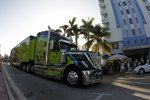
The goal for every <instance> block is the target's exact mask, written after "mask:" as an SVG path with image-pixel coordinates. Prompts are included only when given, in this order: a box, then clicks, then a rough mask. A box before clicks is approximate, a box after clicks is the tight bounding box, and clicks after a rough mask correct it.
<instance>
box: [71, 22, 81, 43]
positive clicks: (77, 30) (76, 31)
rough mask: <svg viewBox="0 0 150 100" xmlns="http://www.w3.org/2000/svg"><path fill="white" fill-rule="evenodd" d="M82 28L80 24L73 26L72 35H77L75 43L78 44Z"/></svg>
mask: <svg viewBox="0 0 150 100" xmlns="http://www.w3.org/2000/svg"><path fill="white" fill-rule="evenodd" d="M80 32H81V29H79V28H78V25H77V24H76V25H74V26H73V27H72V36H75V44H76V45H78V38H79V35H80Z"/></svg>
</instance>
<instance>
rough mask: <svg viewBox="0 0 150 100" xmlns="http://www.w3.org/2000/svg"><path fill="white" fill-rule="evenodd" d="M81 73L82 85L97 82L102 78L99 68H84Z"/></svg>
mask: <svg viewBox="0 0 150 100" xmlns="http://www.w3.org/2000/svg"><path fill="white" fill-rule="evenodd" d="M82 75H83V84H84V85H88V84H94V83H99V82H100V81H101V80H102V79H103V73H102V71H101V70H84V71H82Z"/></svg>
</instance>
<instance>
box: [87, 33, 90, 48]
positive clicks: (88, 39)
mask: <svg viewBox="0 0 150 100" xmlns="http://www.w3.org/2000/svg"><path fill="white" fill-rule="evenodd" d="M89 41H90V38H89V33H88V36H87V42H88V44H87V51H89V48H90V47H89Z"/></svg>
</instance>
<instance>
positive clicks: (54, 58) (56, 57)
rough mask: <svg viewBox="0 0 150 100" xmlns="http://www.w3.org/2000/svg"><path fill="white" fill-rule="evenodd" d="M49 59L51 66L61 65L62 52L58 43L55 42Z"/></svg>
mask: <svg viewBox="0 0 150 100" xmlns="http://www.w3.org/2000/svg"><path fill="white" fill-rule="evenodd" d="M49 58H50V59H49V62H50V64H56V65H59V64H61V52H60V47H59V42H57V41H55V42H54V47H53V49H52V50H50V53H49Z"/></svg>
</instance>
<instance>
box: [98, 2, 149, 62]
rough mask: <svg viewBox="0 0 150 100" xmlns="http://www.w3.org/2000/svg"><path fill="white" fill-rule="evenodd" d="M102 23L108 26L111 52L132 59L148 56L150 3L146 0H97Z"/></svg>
mask: <svg viewBox="0 0 150 100" xmlns="http://www.w3.org/2000/svg"><path fill="white" fill-rule="evenodd" d="M99 6H100V13H101V19H102V24H103V26H104V27H106V28H108V30H109V31H110V33H111V36H112V37H111V38H109V39H108V40H109V41H110V42H111V43H112V45H113V49H112V50H111V53H112V54H124V55H126V56H128V57H131V58H132V59H141V58H143V59H147V58H150V3H149V1H148V0H99Z"/></svg>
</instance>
